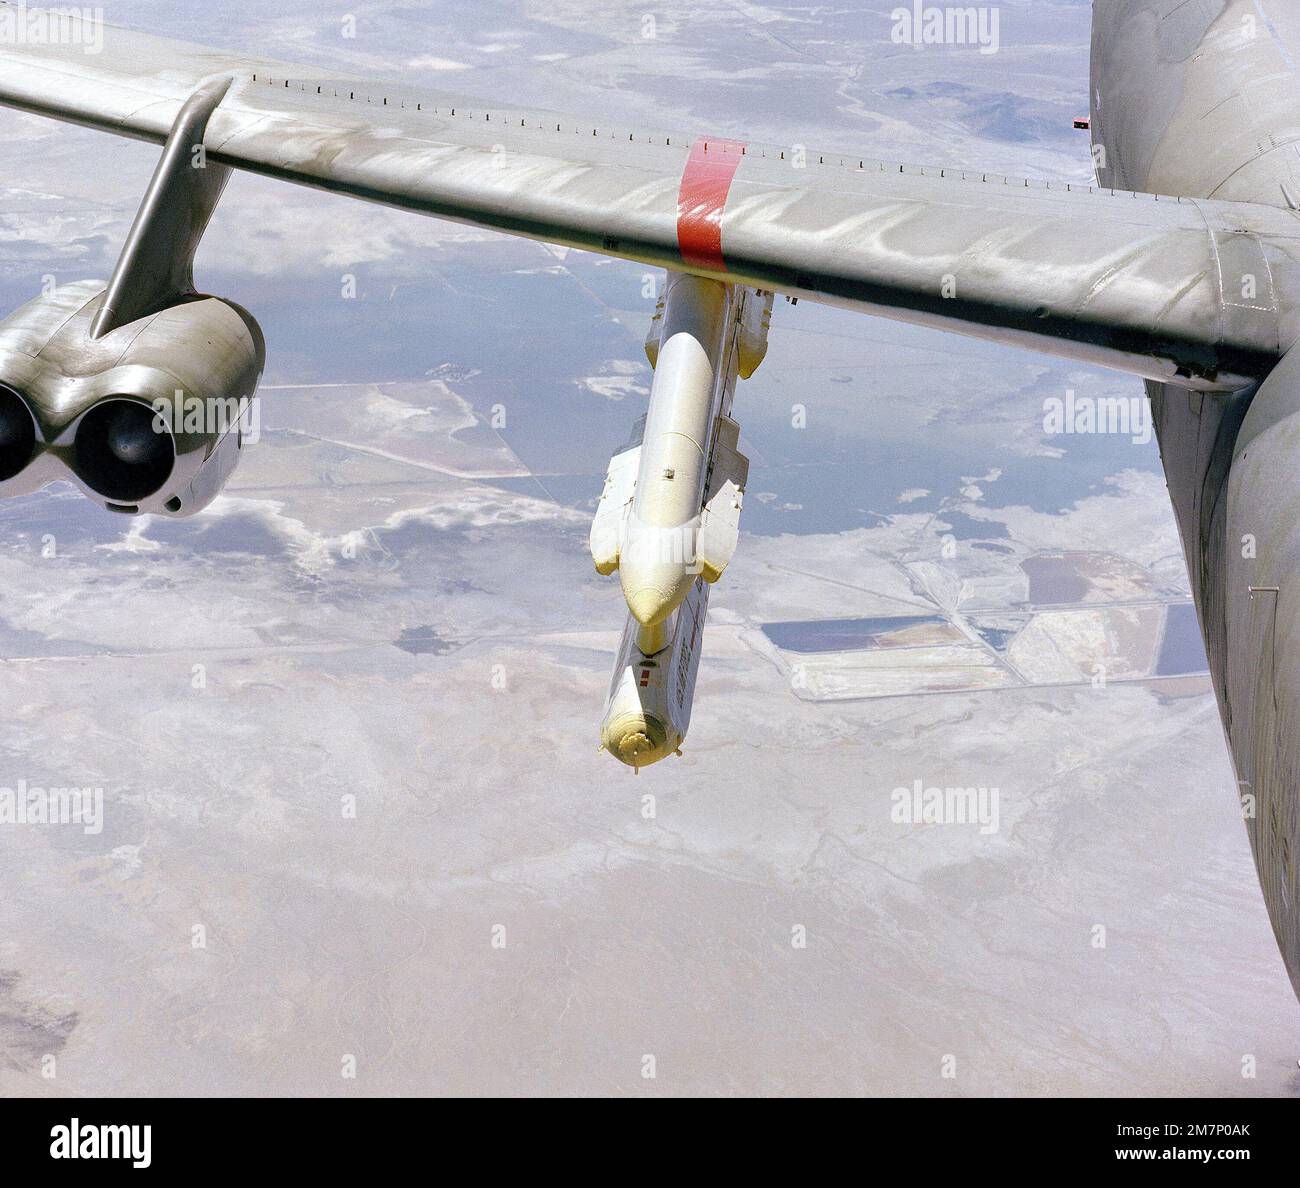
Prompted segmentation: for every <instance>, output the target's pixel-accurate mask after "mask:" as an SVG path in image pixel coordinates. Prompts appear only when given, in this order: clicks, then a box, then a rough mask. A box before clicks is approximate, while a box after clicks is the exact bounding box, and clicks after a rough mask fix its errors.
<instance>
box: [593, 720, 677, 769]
mask: <svg viewBox="0 0 1300 1188" xmlns="http://www.w3.org/2000/svg"><path fill="white" fill-rule="evenodd" d="M602 741H603V742H604V744H605V749H606V750H607V751H608V752H609V753H610V754H611V755H613V756H614V758H615V759H617V760H618V761H619V762H620V763H626V764H627V766H628V767H637V768H640V767H649V766H650V764H652V763H658V762H659V761H660V760H661V759H666V758H667V757H668V756H669V755H671V754H672V753H673V750H672V748H670V747H669V746H668V732H667V731H666V730H665V729H664V727H663V724H662V723H661V722H660V721H659V720H658V719H657V718H652V717H650V716H649V715H648V714H623V715H620V716H619V717H618V718H616V719H615V720H614V721H612V722H610V723H608V724H607V725H606V727H605V737H604V739H603V740H602Z"/></svg>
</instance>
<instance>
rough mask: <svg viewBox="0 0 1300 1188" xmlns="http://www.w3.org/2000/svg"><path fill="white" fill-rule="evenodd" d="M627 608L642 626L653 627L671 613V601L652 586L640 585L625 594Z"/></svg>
mask: <svg viewBox="0 0 1300 1188" xmlns="http://www.w3.org/2000/svg"><path fill="white" fill-rule="evenodd" d="M627 609H628V610H630V611H631V612H632V617H633V618H634V619H635V620H636V621H637V622H638V623H640V624H641V626H642V627H655V626H657V625H658V624H660V623H662V622H663V621H664V620H665V619H666V618H667V617H668V616H669V615H670V614H672V613H673V606H672V603H670V602H669V601H667V600H666V599H665V598H664V592H663V591H662V590H657V589H655V588H654V587H653V586H642V587H641V589H639V590H634V591H633V592H631V593H630V594H628V595H627Z"/></svg>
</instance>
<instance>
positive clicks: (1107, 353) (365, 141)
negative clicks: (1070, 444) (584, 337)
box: [0, 3, 1300, 389]
mask: <svg viewBox="0 0 1300 1188" xmlns="http://www.w3.org/2000/svg"><path fill="white" fill-rule="evenodd" d="M8 7H9V6H8V5H5V4H2V3H0V15H2V14H3V12H4V10H5V9H6V8H8ZM69 19H72V18H69ZM98 35H99V36H102V49H100V51H99V52H96V53H86V52H84V45H83V44H79V43H78V39H76V38H67V39H64V41H65V43H64V44H59V45H30V44H29V45H22V44H18V45H8V44H7V45H3V46H0V103H3V104H6V105H8V106H12V107H16V108H20V109H23V110H26V111H29V112H34V113H37V114H40V115H44V116H49V117H52V118H56V119H61V120H66V121H71V122H75V123H79V124H83V125H87V126H90V127H94V128H97V129H100V130H103V131H107V132H113V133H115V134H118V135H123V136H130V137H134V138H137V139H143V140H148V141H152V142H156V143H159V144H161V143H163V142H164V141H165V140H166V139H167V136H168V134H169V132H170V130H171V128H172V125H173V122H174V121H175V119H176V116H177V114H178V113H179V111H180V110H181V108H182V106H183V105H184V103H185V102H186V101H187V100H188V99H189V97H190V96H191V95H192V94H193V93H194V91H195V90H196V89H197V88H199V87H200V86H201V85H203V84H204V83H206V82H209V81H211V80H213V79H218V78H220V79H225V78H228V79H229V80H230V85H229V89H228V90H227V91H226V94H225V98H224V99H223V100H222V102H221V104H220V106H219V108H218V109H217V110H216V112H215V113H214V114H213V116H212V118H211V119H210V121H209V122H208V125H207V130H206V138H205V141H204V143H205V150H206V153H207V156H208V158H209V160H211V161H213V162H215V163H216V164H218V165H225V166H231V167H233V168H237V169H242V170H246V171H250V172H255V173H261V174H264V175H267V176H271V177H275V178H280V179H282V180H285V181H289V182H294V183H298V184H302V185H307V186H311V187H314V188H317V189H323V190H327V191H331V192H335V193H341V194H346V195H350V196H352V197H355V198H361V199H364V200H366V201H370V202H376V203H382V204H385V205H388V206H393V207H397V208H400V209H403V210H408V211H413V212H416V213H420V214H427V215H433V216H436V217H439V218H445V219H451V220H455V221H458V222H464V223H469V224H473V225H476V226H480V227H486V228H492V229H495V230H499V231H503V232H508V233H511V234H516V235H522V236H527V237H530V238H533V239H539V240H544V241H547V242H553V243H559V244H564V245H566V246H570V247H576V248H582V249H586V250H591V251H596V252H602V253H605V254H607V255H611V256H617V257H622V258H625V259H631V260H636V261H640V262H643V263H646V264H651V265H655V266H659V267H665V268H669V269H674V270H679V271H691V272H697V273H701V274H704V275H712V276H719V277H722V278H724V279H728V280H732V281H735V282H737V283H741V284H746V285H751V286H754V287H756V288H762V289H771V290H775V291H778V292H782V293H786V294H790V295H794V296H802V297H807V298H809V299H812V300H815V301H822V302H827V303H830V304H835V305H841V306H845V307H849V308H853V309H859V310H863V311H866V312H868V313H873V314H878V315H881V316H885V317H890V318H894V319H898V320H903V321H908V322H913V323H917V324H921V325H929V326H935V327H939V328H943V329H948V330H953V331H957V332H959V333H964V334H968V335H974V336H976V337H981V338H989V339H996V340H999V341H1006V342H1011V343H1015V344H1018V345H1022V346H1026V347H1029V348H1031V349H1035V350H1041V351H1045V352H1047V353H1050V354H1054V355H1058V356H1063V357H1067V358H1072V359H1077V360H1080V361H1085V362H1090V363H1097V364H1100V365H1102V366H1107V367H1112V368H1116V369H1118V370H1121V371H1126V372H1130V373H1132V374H1136V375H1140V376H1143V377H1145V378H1148V379H1154V380H1164V381H1176V382H1179V383H1181V384H1183V385H1184V386H1188V387H1199V388H1205V389H1233V388H1238V387H1241V386H1244V385H1245V384H1246V383H1249V382H1251V381H1253V380H1255V379H1257V378H1259V377H1260V376H1262V375H1264V374H1267V372H1268V371H1270V370H1271V369H1272V367H1273V366H1274V365H1275V363H1276V362H1277V360H1278V359H1279V358H1281V356H1282V355H1283V354H1285V352H1286V349H1287V348H1288V347H1289V346H1290V345H1291V344H1292V342H1294V341H1295V339H1296V337H1297V334H1298V333H1300V329H1298V328H1297V327H1296V326H1295V325H1294V324H1293V315H1292V314H1291V313H1290V312H1289V311H1292V310H1295V309H1297V308H1300V301H1297V300H1296V298H1297V296H1298V295H1300V225H1298V224H1297V222H1296V217H1295V215H1294V214H1292V213H1291V212H1289V211H1284V210H1278V209H1274V208H1271V207H1265V206H1254V205H1248V204H1241V203H1221V202H1212V201H1201V200H1190V199H1177V198H1166V197H1156V196H1153V195H1143V194H1132V193H1128V192H1120V191H1111V190H1099V189H1097V188H1095V187H1087V186H1082V187H1081V186H1077V185H1076V186H1067V185H1065V184H1058V183H1051V184H1048V183H1041V182H1027V181H1023V180H1015V179H1009V178H1004V177H1001V176H993V175H988V174H982V173H978V172H972V171H969V170H945V169H935V168H930V167H916V166H900V165H891V164H887V163H884V162H879V161H872V160H868V159H866V158H861V157H851V156H847V155H845V154H842V153H836V154H817V153H809V154H806V155H804V154H797V153H795V152H792V151H790V150H782V149H780V148H779V147H768V146H762V145H747V144H742V143H740V142H736V141H732V140H724V139H710V138H703V137H698V136H696V137H691V136H685V137H682V136H677V135H673V134H671V133H638V132H636V131H631V130H628V129H618V130H614V129H611V128H609V127H608V126H602V125H600V124H599V123H593V122H590V121H586V122H584V121H582V120H577V119H574V118H572V117H561V116H554V115H551V114H548V113H542V112H525V111H518V110H510V109H507V108H503V107H497V106H485V105H484V104H482V103H479V102H474V101H466V100H458V99H455V98H452V97H449V96H443V95H438V94H433V93H429V94H428V95H423V94H416V93H415V92H413V91H411V90H410V89H409V88H403V87H399V86H396V85H393V86H388V85H385V84H382V83H375V82H367V81H363V80H356V79H351V78H348V77H346V76H344V75H341V74H334V73H328V74H327V73H324V72H320V71H314V72H309V71H306V70H304V69H303V68H300V67H294V66H289V65H285V64H282V63H275V62H270V61H266V60H263V59H256V58H250V57H245V56H241V55H238V54H232V53H226V52H223V51H220V50H213V49H210V48H207V47H203V46H195V45H190V44H187V43H184V42H178V41H172V40H169V39H164V38H158V37H153V36H151V35H149V34H144V33H139V32H136V31H133V30H127V29H120V28H115V27H107V28H104V29H102V30H99V31H98Z"/></svg>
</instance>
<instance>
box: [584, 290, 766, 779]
mask: <svg viewBox="0 0 1300 1188" xmlns="http://www.w3.org/2000/svg"><path fill="white" fill-rule="evenodd" d="M771 314H772V296H771V294H770V293H759V292H756V291H755V290H752V289H744V288H738V287H736V286H733V285H726V284H723V283H721V282H719V281H711V280H703V279H701V278H699V277H695V276H689V275H685V274H677V273H672V274H669V279H668V285H667V288H666V291H665V293H664V297H663V300H662V301H661V302H660V304H659V308H658V310H657V311H656V314H655V319H654V323H653V324H652V326H651V329H650V334H649V337H648V338H647V340H646V352H647V354H648V355H649V357H650V362H651V364H652V365H653V366H654V369H655V376H654V384H653V386H652V389H651V392H650V407H649V410H648V411H647V413H646V415H645V417H643V418H642V420H641V421H640V422H639V423H638V426H637V429H636V431H635V432H634V434H633V439H632V441H631V442H629V443H628V445H626V446H625V447H624V448H623V449H622V450H620V451H619V452H618V453H617V454H615V455H614V457H613V459H612V460H611V461H610V464H609V472H608V474H607V475H606V478H605V490H604V493H603V494H602V496H601V499H600V505H599V507H598V508H597V511H596V518H595V520H594V522H593V523H592V526H591V555H592V559H593V560H594V561H595V563H596V569H597V571H598V572H600V573H602V574H605V575H608V574H612V573H614V572H615V571H617V572H618V574H619V579H620V582H621V584H622V588H623V596H624V598H625V599H626V601H627V605H628V610H629V612H630V614H629V618H628V622H627V626H626V628H625V629H624V632H623V641H622V645H621V647H620V649H619V654H618V659H617V662H616V663H615V666H614V677H613V681H612V682H611V685H610V692H609V701H608V704H607V705H606V709H605V720H604V724H603V726H602V729H601V741H602V744H603V746H604V748H605V749H606V750H608V751H609V752H610V753H611V754H613V755H614V756H615V757H616V758H617V759H619V760H621V761H622V762H623V763H626V764H628V765H629V766H630V767H634V768H637V769H640V768H642V767H645V766H648V765H649V764H651V763H657V762H658V761H659V760H661V759H664V758H666V757H667V756H668V755H671V754H674V753H675V752H678V751H679V749H680V747H681V744H682V742H683V740H684V739H685V737H686V731H687V728H688V726H689V725H690V716H691V703H692V700H693V697H694V691H695V677H696V672H697V670H698V667H699V659H700V648H701V643H702V640H703V635H704V623H705V618H706V615H707V611H708V603H709V586H710V585H711V584H712V583H714V582H716V581H717V580H718V579H719V578H720V577H721V576H722V573H723V571H724V570H725V569H726V567H727V564H728V563H729V562H730V560H731V558H732V556H733V555H734V554H735V551H736V544H737V541H738V540H739V535H740V512H741V505H742V502H743V496H744V490H745V483H746V480H747V478H748V474H749V461H748V459H746V458H745V457H744V456H743V455H742V454H741V453H740V451H739V449H738V448H737V447H738V443H739V437H740V426H739V425H737V423H736V422H735V421H734V420H732V418H731V415H730V414H731V406H732V401H733V398H734V396H735V388H736V380H737V377H743V378H746V379H748V378H749V376H751V375H752V374H753V373H754V371H755V370H756V369H757V368H758V365H759V364H760V363H761V362H762V361H763V356H764V355H765V354H766V352H767V330H768V325H769V323H770V320H771Z"/></svg>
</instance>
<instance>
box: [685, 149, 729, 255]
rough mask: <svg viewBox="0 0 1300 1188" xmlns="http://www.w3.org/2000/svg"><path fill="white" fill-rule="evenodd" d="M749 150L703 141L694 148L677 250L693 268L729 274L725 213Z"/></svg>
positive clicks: (688, 172)
mask: <svg viewBox="0 0 1300 1188" xmlns="http://www.w3.org/2000/svg"><path fill="white" fill-rule="evenodd" d="M745 147H746V145H745V143H744V142H743V141H740V140H716V139H705V138H704V137H701V138H700V139H699V140H697V141H696V142H695V144H694V145H693V146H692V148H691V156H690V159H689V160H688V161H687V162H686V169H685V172H683V174H682V188H681V192H680V193H679V195H678V198H677V246H678V249H679V250H680V251H681V254H682V263H683V264H685V265H687V266H688V267H690V268H702V269H707V270H708V271H710V272H726V271H727V263H726V261H725V260H724V259H723V256H722V212H723V210H724V209H726V205H727V196H728V195H729V194H730V193H731V183H732V181H733V180H734V179H735V176H736V170H737V169H739V168H740V162H741V160H742V159H743V157H744V155H745Z"/></svg>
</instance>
